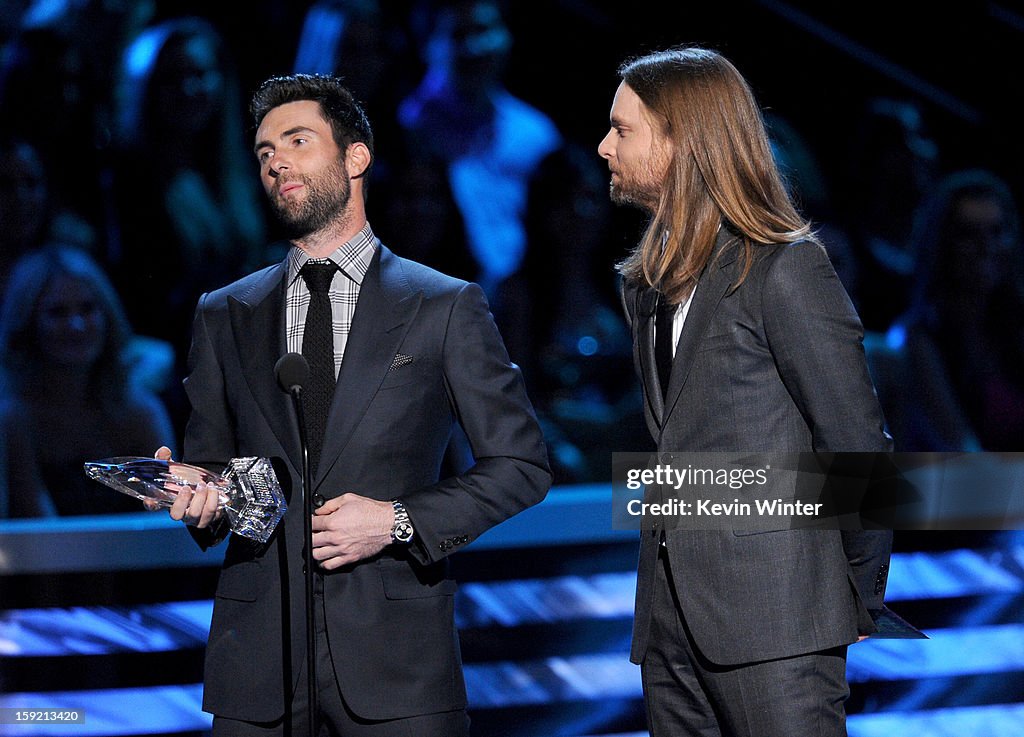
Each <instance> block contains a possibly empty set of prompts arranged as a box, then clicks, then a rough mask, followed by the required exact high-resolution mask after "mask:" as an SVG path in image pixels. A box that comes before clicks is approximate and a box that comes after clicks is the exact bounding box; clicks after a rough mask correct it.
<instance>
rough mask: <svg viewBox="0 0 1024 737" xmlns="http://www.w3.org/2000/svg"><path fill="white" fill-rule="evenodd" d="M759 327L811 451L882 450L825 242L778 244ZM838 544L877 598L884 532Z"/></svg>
mask: <svg viewBox="0 0 1024 737" xmlns="http://www.w3.org/2000/svg"><path fill="white" fill-rule="evenodd" d="M762 314H763V315H764V316H765V317H764V325H765V334H766V338H767V340H768V344H769V347H770V349H771V352H772V355H773V357H774V359H775V363H776V366H777V368H778V371H779V376H780V377H781V379H782V382H783V384H785V386H786V389H787V390H788V391H789V394H790V395H791V396H792V397H793V400H794V402H795V403H796V405H797V407H798V408H799V410H800V412H801V414H802V415H803V417H804V420H805V421H806V422H807V426H808V427H809V428H810V430H811V436H812V442H813V447H814V450H815V451H819V452H823V451H832V452H840V451H859V452H889V451H891V450H892V447H893V446H892V438H890V437H889V436H888V434H887V433H886V432H885V430H884V424H885V421H884V419H883V417H882V410H881V407H880V406H879V403H878V398H877V396H876V395H875V390H874V386H873V384H872V382H871V377H870V376H869V374H868V368H867V361H866V359H865V356H864V347H863V339H864V329H863V327H862V326H861V323H860V319H859V318H858V317H857V313H856V311H855V310H854V308H853V304H852V303H851V302H850V298H849V297H848V296H847V294H846V291H845V290H844V289H843V287H842V284H841V283H840V282H839V278H838V277H837V276H836V273H835V270H834V269H833V268H832V264H831V263H830V262H829V260H828V256H827V255H826V254H825V250H824V249H823V248H821V247H820V246H818V245H817V244H814V243H810V242H803V243H798V244H795V245H792V246H788V247H784V248H782V249H781V250H780V252H779V253H778V254H777V255H776V257H775V258H774V259H773V261H772V263H771V264H770V265H769V266H768V272H767V275H766V278H765V282H764V290H763V292H762ZM842 537H843V549H844V551H845V552H846V558H847V561H848V562H849V564H850V569H851V572H852V574H853V579H854V582H855V584H856V586H857V591H858V593H859V594H860V597H861V600H862V601H863V602H864V605H865V606H866V607H867V608H868V609H877V608H879V607H881V605H882V599H883V596H884V594H885V584H886V578H887V573H888V570H889V556H890V552H891V549H892V532H891V531H888V530H858V531H844V532H843V536H842Z"/></svg>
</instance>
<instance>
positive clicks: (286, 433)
mask: <svg viewBox="0 0 1024 737" xmlns="http://www.w3.org/2000/svg"><path fill="white" fill-rule="evenodd" d="M284 275H285V268H284V264H278V265H277V266H274V267H271V268H270V269H267V271H266V272H264V274H263V276H262V278H260V279H259V280H258V281H256V282H255V283H254V284H253V285H252V286H251V287H250V288H249V289H247V290H246V291H245V292H243V293H242V294H240V295H239V296H238V298H237V299H236V298H235V297H228V313H229V316H230V320H231V330H232V332H233V334H234V337H235V345H237V346H239V347H240V349H242V350H244V353H240V355H239V363H240V364H241V366H242V373H243V375H244V376H245V381H246V383H247V384H248V385H249V390H250V391H251V392H252V395H253V397H255V399H256V403H257V404H258V405H259V407H260V410H261V411H262V412H263V415H264V416H265V417H266V418H267V423H268V424H269V425H270V427H271V429H272V430H273V431H274V434H275V435H276V436H277V440H278V442H280V443H281V447H282V448H284V450H285V454H286V456H287V458H288V462H289V463H290V464H291V465H292V468H293V470H294V471H295V472H296V474H298V473H300V469H301V468H302V465H301V464H302V455H301V451H300V448H299V430H298V423H297V420H296V418H295V411H294V409H293V408H292V406H291V401H292V400H291V399H290V398H289V396H288V395H287V394H286V393H285V392H283V391H281V388H280V387H279V386H278V385H277V376H276V375H275V373H274V366H275V364H276V363H277V359H278V358H280V357H281V356H283V355H284V354H285V353H286V352H287V350H288V348H287V345H286V342H285V336H284ZM244 347H248V348H244Z"/></svg>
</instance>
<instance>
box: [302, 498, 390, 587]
mask: <svg viewBox="0 0 1024 737" xmlns="http://www.w3.org/2000/svg"><path fill="white" fill-rule="evenodd" d="M394 524H395V510H394V508H393V507H392V506H391V502H380V501H377V500H375V499H367V498H366V497H365V496H359V495H358V494H342V495H341V496H339V497H335V498H334V499H328V500H327V502H326V503H325V504H324V505H323V506H322V507H320V508H319V509H317V510H316V512H315V514H314V515H313V558H314V559H315V560H318V561H320V566H321V567H322V568H324V569H326V570H329V571H330V570H333V569H335V568H340V567H341V566H344V565H348V564H349V563H355V562H356V561H360V560H364V559H365V558H369V557H370V556H373V555H376V554H377V553H379V552H380V551H381V550H383V549H384V548H385V546H387V545H389V544H390V543H391V528H392V527H393V526H394Z"/></svg>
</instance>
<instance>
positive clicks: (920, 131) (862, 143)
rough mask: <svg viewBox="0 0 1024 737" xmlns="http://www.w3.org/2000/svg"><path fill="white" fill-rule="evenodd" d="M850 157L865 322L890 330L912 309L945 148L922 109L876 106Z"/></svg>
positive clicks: (850, 201) (852, 229) (852, 224)
mask: <svg viewBox="0 0 1024 737" xmlns="http://www.w3.org/2000/svg"><path fill="white" fill-rule="evenodd" d="M848 153H849V167H850V170H849V172H848V180H847V190H848V196H847V197H846V198H845V200H844V204H845V205H846V206H847V210H846V215H845V219H846V228H847V229H848V231H849V233H850V235H851V238H852V242H853V250H854V254H855V256H856V258H857V260H858V261H859V267H858V271H859V272H860V273H861V274H863V275H864V277H865V278H864V279H863V281H862V285H861V287H862V288H860V289H859V305H858V306H859V308H860V316H861V320H862V321H863V322H864V326H865V327H866V328H868V329H869V330H886V329H887V328H888V327H889V326H890V325H891V324H892V321H893V320H894V319H895V318H896V317H897V316H899V315H900V314H902V313H903V311H904V310H906V309H907V307H908V306H909V295H910V284H911V281H912V279H913V277H914V273H915V267H914V250H913V247H912V245H911V226H912V221H913V218H914V213H915V212H916V210H917V207H918V205H919V204H920V202H921V198H922V196H923V195H924V193H925V192H927V191H928V189H929V188H930V187H931V185H932V182H933V181H934V177H935V171H936V166H937V161H938V148H937V146H936V144H935V142H934V141H933V140H931V138H929V137H928V135H927V133H926V130H925V125H924V119H923V117H922V115H921V112H920V110H919V109H918V108H917V107H916V106H915V105H914V104H912V103H910V102H906V101H901V100H887V99H874V100H871V101H869V103H868V107H867V110H866V111H865V113H864V114H863V116H862V117H861V120H860V124H859V128H858V130H857V133H856V135H855V137H854V140H853V141H852V143H851V146H850V148H849V152H848ZM868 275H870V278H868Z"/></svg>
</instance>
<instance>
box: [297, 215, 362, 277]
mask: <svg viewBox="0 0 1024 737" xmlns="http://www.w3.org/2000/svg"><path fill="white" fill-rule="evenodd" d="M376 250H377V237H376V236H374V234H373V230H372V229H371V228H370V223H369V222H367V223H366V225H364V226H363V227H362V229H361V230H360V231H359V232H358V233H356V234H355V235H354V236H352V238H350V239H349V240H348V241H346V242H345V243H344V244H342V245H341V246H338V248H337V249H336V250H335V251H334V252H333V253H331V254H329V255H328V256H327V259H328V260H330V261H333V262H334V264H335V266H337V267H338V269H340V270H341V273H343V274H344V275H345V276H347V277H348V278H349V279H351V280H352V281H354V282H355V283H356V284H359V285H362V283H363V277H365V276H366V272H367V271H368V270H369V268H370V262H371V261H372V260H373V254H374V252H375V251H376ZM307 261H309V254H307V253H306V252H305V251H303V250H302V249H301V248H299V247H298V246H294V245H293V246H292V247H291V248H289V249H288V284H291V283H292V282H294V281H295V280H296V279H297V278H298V277H299V271H301V270H302V267H303V266H305V264H306V262H307Z"/></svg>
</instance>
